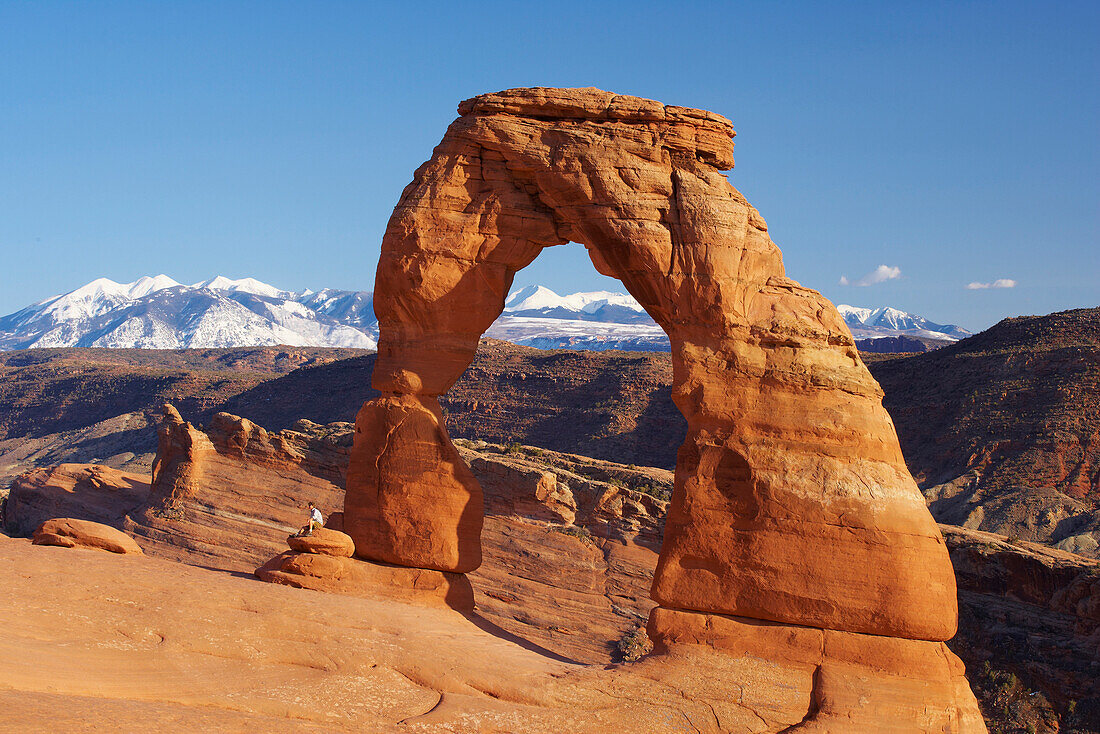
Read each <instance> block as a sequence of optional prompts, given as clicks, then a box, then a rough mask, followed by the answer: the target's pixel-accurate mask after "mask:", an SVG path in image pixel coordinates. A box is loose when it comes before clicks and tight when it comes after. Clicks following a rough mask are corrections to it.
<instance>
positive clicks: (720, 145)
mask: <svg viewBox="0 0 1100 734" xmlns="http://www.w3.org/2000/svg"><path fill="white" fill-rule="evenodd" d="M458 114H459V115H461V116H463V117H471V116H477V115H512V116H514V117H530V118H533V119H537V120H555V121H558V122H568V121H603V122H618V123H639V124H658V125H666V126H668V127H669V128H670V131H675V132H676V133H678V134H671V135H670V134H665V135H662V136H661V137H662V138H663V141H662V142H663V143H664V144H665V145H666V146H668V147H672V148H679V149H681V150H683V151H684V152H687V153H692V154H693V155H696V156H698V157H700V158H702V159H703V160H706V161H707V162H708V163H710V164H711V165H713V166H715V168H718V169H719V170H723V171H728V170H730V169H732V168H733V137H734V136H735V135H736V134H737V133H736V132H735V131H734V129H733V123H732V122H730V121H729V120H728V119H727V118H725V117H723V116H722V115H719V114H716V113H714V112H710V111H708V110H700V109H694V108H692V107H679V106H676V105H666V104H662V103H661V102H658V101H656V100H652V99H646V98H644V97H632V96H630V95H626V94H615V93H614V92H606V91H604V90H602V89H597V88H596V87H578V88H559V87H519V88H516V89H505V90H504V91H501V92H491V93H489V94H479V95H478V96H476V97H471V98H470V99H467V100H465V101H463V102H461V103H460V104H459V105H458Z"/></svg>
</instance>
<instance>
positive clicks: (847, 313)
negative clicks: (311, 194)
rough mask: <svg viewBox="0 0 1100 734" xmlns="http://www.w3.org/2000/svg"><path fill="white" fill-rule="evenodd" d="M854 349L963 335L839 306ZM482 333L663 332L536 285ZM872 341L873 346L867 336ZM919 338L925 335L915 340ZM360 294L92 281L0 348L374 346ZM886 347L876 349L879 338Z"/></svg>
mask: <svg viewBox="0 0 1100 734" xmlns="http://www.w3.org/2000/svg"><path fill="white" fill-rule="evenodd" d="M837 308H838V310H839V311H840V313H841V314H842V315H843V317H844V319H845V321H846V322H847V324H848V326H849V327H850V328H851V330H852V334H853V336H855V337H856V338H857V339H858V340H861V344H860V346H861V348H868V349H869V350H870V351H924V350H925V349H927V346H926V344H927V343H929V342H931V343H932V344H934V345H937V346H939V345H942V344H945V343H949V342H954V341H957V340H958V339H960V338H964V337H966V336H969V335H970V332H968V331H967V330H965V329H963V328H961V327H959V326H954V325H944V324H936V323H933V322H931V321H928V320H927V319H924V318H921V317H920V316H914V315H912V314H908V313H906V312H904V311H899V310H898V309H895V308H889V307H887V308H876V309H870V308H860V307H855V306H847V305H843V304H841V305H840V306H838V307H837ZM486 336H488V337H492V338H496V339H501V340H504V341H510V342H513V343H516V344H522V345H525V346H531V347H538V348H541V349H563V348H568V349H585V350H597V351H599V350H607V349H621V350H629V351H668V350H669V342H668V337H667V336H666V335H665V333H664V331H663V330H662V329H661V327H660V326H658V325H657V324H656V323H655V322H654V321H653V319H652V318H650V316H649V314H647V313H646V311H645V309H643V308H642V307H641V305H639V304H638V302H637V301H636V300H634V299H633V298H632V297H631V296H629V295H626V294H623V293H613V292H609V291H592V292H586V293H572V294H568V295H558V294H557V293H555V292H554V291H552V290H550V289H549V288H546V287H545V286H541V285H532V286H527V287H525V288H521V289H519V290H516V291H514V292H513V293H511V294H510V295H509V296H508V298H507V300H506V302H505V307H504V312H503V314H501V316H500V318H499V319H497V321H496V322H495V323H494V324H493V325H492V326H491V327H490V328H489V330H488V331H487V332H486ZM887 338H890V339H893V341H891V342H889V343H887V342H885V341H884V342H880V343H879V345H878V348H876V347H875V345H874V343H873V342H870V341H868V340H884V339H887ZM918 340H924V341H923V342H922V341H918ZM377 342H378V321H377V319H376V318H375V315H374V301H373V298H372V294H371V293H370V292H369V291H346V290H333V289H328V288H326V289H324V290H320V291H311V290H305V291H285V290H281V289H279V288H276V287H274V286H271V285H268V284H266V283H262V282H260V281H258V280H255V279H253V278H241V279H238V280H232V279H229V278H225V277H222V276H218V277H215V278H211V279H210V280H206V281H202V282H200V283H194V284H191V285H184V284H182V283H178V282H176V281H175V280H173V279H172V278H169V277H168V276H166V275H157V276H154V277H149V276H146V277H143V278H140V279H138V280H136V281H134V282H133V283H116V282H114V281H113V280H109V279H107V278H99V279H97V280H94V281H92V282H91V283H88V284H87V285H84V286H82V287H80V288H77V289H76V290H74V291H71V292H69V293H65V294H62V295H58V296H53V297H51V298H47V299H45V300H43V301H40V302H38V303H35V304H33V305H31V306H27V307H26V308H23V309H21V310H19V311H16V312H15V313H13V314H10V315H8V316H5V317H3V318H0V349H3V350H12V349H31V348H38V347H110V348H140V349H182V348H215V347H237V346H274V345H277V344H283V345H287V346H316V347H350V348H360V349H373V348H375V346H376V345H377ZM884 345H885V346H884Z"/></svg>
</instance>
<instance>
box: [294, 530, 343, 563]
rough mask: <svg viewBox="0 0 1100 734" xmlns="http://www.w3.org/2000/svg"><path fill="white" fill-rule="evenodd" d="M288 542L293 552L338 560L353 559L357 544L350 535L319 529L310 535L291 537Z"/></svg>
mask: <svg viewBox="0 0 1100 734" xmlns="http://www.w3.org/2000/svg"><path fill="white" fill-rule="evenodd" d="M286 542H287V544H288V545H289V546H290V549H291V550H293V551H297V552H299V553H313V554H316V555H321V556H336V557H338V558H351V556H352V555H353V554H354V553H355V543H354V542H353V541H352V539H351V536H350V535H348V534H347V533H342V532H340V531H339V530H330V529H329V528H318V529H317V530H314V531H313V533H312V534H310V535H291V536H290V537H289V538H287V539H286Z"/></svg>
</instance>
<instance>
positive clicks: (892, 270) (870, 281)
mask: <svg viewBox="0 0 1100 734" xmlns="http://www.w3.org/2000/svg"><path fill="white" fill-rule="evenodd" d="M900 277H901V268H899V267H896V266H892V265H879V266H878V267H877V268H875V269H874V270H872V271H871V272H869V273H867V275H864V276H863V277H862V278H860V279H859V280H857V281H855V282H854V283H853V282H852V281H850V280H848V277H847V276H844V275H842V276H840V284H841V285H857V286H860V287H865V286H869V285H875V284H876V283H885V282H886V281H888V280H894V279H895V278H900Z"/></svg>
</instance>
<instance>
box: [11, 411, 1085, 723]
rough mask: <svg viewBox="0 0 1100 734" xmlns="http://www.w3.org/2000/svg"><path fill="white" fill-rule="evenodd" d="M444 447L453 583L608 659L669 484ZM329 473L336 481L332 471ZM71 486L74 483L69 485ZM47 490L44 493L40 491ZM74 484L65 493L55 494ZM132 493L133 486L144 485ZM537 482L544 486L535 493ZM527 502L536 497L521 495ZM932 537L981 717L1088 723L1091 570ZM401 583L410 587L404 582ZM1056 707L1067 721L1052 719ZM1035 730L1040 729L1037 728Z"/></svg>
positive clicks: (259, 548)
mask: <svg viewBox="0 0 1100 734" xmlns="http://www.w3.org/2000/svg"><path fill="white" fill-rule="evenodd" d="M350 430H351V427H350V425H348V424H334V425H331V426H313V427H312V429H311V434H313V436H307V435H304V434H297V435H296V436H294V440H295V441H296V442H302V443H303V444H304V445H305V448H306V450H307V451H309V452H310V453H312V454H314V455H317V456H327V457H329V458H332V459H338V460H342V461H344V462H346V461H347V456H346V454H339V453H336V452H331V451H330V450H328V449H327V448H326V447H325V446H324V445H323V444H326V443H327V444H331V445H333V446H339V445H340V444H341V443H344V442H346V440H347V437H348V434H349V432H350ZM282 435H284V436H289V435H290V434H287V433H284V434H282ZM314 436H315V437H314ZM456 443H457V449H458V451H459V453H460V454H461V456H462V457H463V459H464V460H465V461H466V462H467V463H468V464H469V465H470V467H471V469H472V471H473V472H474V475H475V477H477V479H478V481H479V482H480V483H481V485H482V486H483V487H484V488H485V498H486V513H487V514H486V518H485V527H484V531H483V534H482V542H483V545H484V556H485V562H484V563H483V564H482V566H481V568H480V569H478V571H476V572H475V573H472V574H470V575H469V578H470V582H471V583H472V585H473V587H474V595H475V600H476V609H477V613H478V614H479V615H481V616H482V617H484V618H485V619H486V620H487V621H488V622H489V623H491V624H493V625H495V626H497V627H499V628H503V629H504V630H506V631H507V632H508V633H511V634H514V635H516V636H517V637H518V638H521V639H524V640H527V641H529V642H530V643H532V644H535V645H539V646H541V647H543V648H546V649H548V650H551V651H553V652H554V653H557V654H559V655H562V656H564V657H566V658H569V659H572V660H576V661H579V662H584V663H592V664H607V663H608V662H610V661H617V660H620V659H621V656H622V646H623V644H624V643H625V642H626V641H627V640H628V639H629V637H630V636H631V635H632V634H633V633H635V632H636V631H637V630H638V629H639V628H640V627H644V626H645V623H646V619H647V617H648V615H649V612H650V610H651V609H652V607H653V602H652V600H651V599H650V598H649V589H650V585H651V584H652V578H653V569H654V567H655V565H656V560H657V552H658V550H659V547H660V546H659V543H660V536H661V531H662V528H663V516H664V513H665V510H666V508H667V501H666V500H664V499H662V498H663V497H667V495H668V493H669V492H670V490H671V486H672V476H671V473H670V472H667V471H663V470H660V469H651V468H647V467H627V466H624V465H618V464H613V463H611V462H606V461H601V460H597V459H590V458H587V457H581V456H574V455H568V454H559V453H557V452H553V451H546V450H544V449H539V448H535V447H530V446H509V447H505V446H500V445H493V444H485V443H478V442H468V441H462V440H459V441H457V442H456ZM235 461H237V462H238V463H237V471H238V473H239V476H240V477H241V478H242V480H243V478H245V477H248V476H250V475H252V474H254V473H255V472H258V471H262V467H261V466H260V465H259V464H256V463H253V461H252V460H251V459H249V458H239V459H235ZM331 469H332V471H335V472H336V473H339V471H340V469H341V467H340V466H339V465H334V466H332V467H331ZM93 472H100V474H99V476H100V479H98V480H97V481H96V482H95V484H93V483H92V482H91V481H89V477H91V476H92V473H93ZM548 475H551V476H552V477H553V480H552V481H551V480H550V478H549V477H548ZM108 476H113V475H111V474H110V473H107V474H104V473H102V472H101V468H100V467H82V466H69V467H59V468H58V469H57V470H56V471H55V472H53V473H50V472H39V473H36V474H35V475H32V477H31V478H29V479H33V480H34V481H33V482H32V481H27V482H26V483H25V484H23V485H17V487H16V494H15V495H14V496H13V501H14V502H15V503H16V504H17V505H18V506H19V507H23V508H34V507H38V506H39V503H38V502H37V501H36V499H35V498H36V497H37V496H39V495H41V496H43V497H52V496H54V494H57V493H60V494H63V495H64V496H65V497H66V498H68V504H66V505H65V507H66V508H67V509H66V512H65V514H69V515H74V514H76V515H79V516H84V515H80V507H81V506H82V503H86V506H87V511H88V512H89V513H102V508H103V507H104V506H107V505H108V504H109V503H108V500H109V498H110V497H111V496H112V495H113V493H115V492H117V491H119V489H116V488H114V487H112V486H111V485H110V484H108V483H106V480H105V479H104V477H108ZM226 476H228V475H226ZM80 477H83V478H84V479H82V480H79V481H77V478H80ZM51 479H52V480H53V481H56V482H57V484H58V486H56V487H53V486H51V484H50V481H51ZM131 481H132V480H126V482H125V483H124V485H123V487H122V488H121V489H125V490H127V491H133V490H132V487H130V485H129V482H131ZM74 485H75V486H76V491H75V492H74V491H71V490H72V489H73V487H74ZM141 486H142V487H145V488H146V489H145V492H147V491H148V490H147V484H142V485H141ZM293 486H294V487H295V489H293V491H288V492H280V493H279V494H278V495H277V496H273V497H271V498H269V504H270V505H272V506H275V505H278V506H281V507H282V508H283V510H284V511H285V512H286V513H287V515H288V516H291V517H295V516H296V515H295V513H299V512H300V513H302V514H301V515H297V517H303V516H304V511H302V510H301V507H303V506H304V504H305V502H306V501H307V500H308V499H310V498H311V496H312V494H311V493H312V492H314V491H317V490H318V489H319V488H321V487H323V486H324V485H323V484H321V482H320V480H318V479H317V478H316V477H313V476H312V475H308V474H303V475H301V482H300V483H297V484H295V485H293ZM548 487H552V491H549V492H546V491H545V490H546V489H547V488H548ZM540 494H541V495H542V496H543V499H542V500H538V499H537V498H538V497H539V496H540ZM232 496H233V492H232V489H231V488H230V487H223V486H218V485H215V484H206V485H203V486H202V487H200V488H199V494H198V495H197V496H196V497H195V498H194V499H193V501H194V502H195V503H196V504H199V505H202V506H223V507H224V506H229V503H230V502H231V498H232ZM250 506H252V505H250ZM574 507H575V508H576V509H575V510H574V509H572V508H574ZM565 508H568V512H571V513H574V520H573V524H558V521H557V520H555V519H554V518H556V517H560V516H561V515H562V514H563V512H564V510H565ZM241 509H245V508H241ZM267 511H269V512H270V511H272V510H271V508H268V510H267ZM100 516H101V515H100ZM191 517H193V518H195V521H196V522H199V521H201V520H202V519H203V518H202V516H201V515H197V514H196V515H191ZM242 517H243V516H242ZM9 519H13V518H10V517H9ZM16 519H17V518H16ZM340 519H341V517H340V513H339V512H336V513H332V514H330V515H329V516H328V522H329V527H339V520H340ZM116 522H118V523H120V522H121V521H120V520H116ZM32 529H33V528H32ZM246 530H247V531H249V532H252V533H253V535H252V536H251V537H250V536H249V535H247V533H246V532H244V531H246ZM941 530H942V531H943V532H944V534H945V538H946V540H947V543H948V547H949V548H950V549H951V553H952V560H953V562H954V565H955V568H956V572H957V574H958V579H959V598H960V602H961V603H960V609H961V615H960V633H959V635H958V636H957V637H956V638H955V639H954V640H952V641H951V642H950V643H949V644H950V646H951V648H952V649H953V650H954V651H955V652H956V653H958V654H959V655H960V657H962V658H963V660H965V661H966V663H967V667H968V674H969V676H970V679H971V682H972V683H973V684H974V685H975V686H976V687H977V689H978V690H979V692H980V700H981V701H982V705H983V707H985V711H986V712H987V714H988V715H989V716H990V717H992V719H991V720H993V721H997V722H1000V723H1002V724H1005V725H1006V726H1007V725H1008V724H1010V723H1011V722H1015V723H1014V725H1015V726H1018V727H1019V728H1025V725H1026V724H1027V723H1034V722H1036V721H1042V720H1043V719H1049V720H1052V721H1056V720H1059V719H1060V720H1061V721H1062V730H1063V731H1092V730H1095V729H1092V730H1090V729H1089V728H1088V727H1086V726H1085V722H1087V721H1089V717H1092V718H1094V719H1096V720H1100V717H1098V716H1097V715H1096V714H1097V712H1098V711H1100V690H1098V689H1097V681H1098V680H1100V655H1098V654H1097V650H1100V642H1098V641H1097V639H1096V634H1097V633H1096V625H1097V623H1096V620H1095V619H1092V618H1090V617H1089V616H1088V615H1089V613H1090V612H1089V611H1088V610H1091V609H1094V608H1095V607H1096V606H1097V604H1098V602H1097V600H1098V599H1100V588H1098V585H1097V583H1096V582H1097V580H1098V579H1100V573H1098V572H1097V570H1096V569H1097V563H1096V562H1095V561H1091V560H1089V559H1086V558H1081V557H1079V556H1074V555H1072V554H1068V553H1061V552H1057V551H1048V550H1045V549H1043V548H1041V547H1037V546H1034V545H1031V544H1026V543H1019V542H1013V543H1009V542H1008V541H1007V540H1006V539H1005V538H1004V537H1003V536H996V535H992V534H988V533H981V532H977V531H967V530H961V529H958V528H950V527H948V526H941ZM26 532H30V531H26ZM206 532H207V533H211V535H210V537H211V538H212V539H220V541H219V542H220V543H222V544H223V545H220V546H218V550H219V551H220V552H221V553H222V554H224V555H223V556H222V557H214V556H211V555H209V554H208V553H201V554H200V553H195V554H194V555H193V556H190V558H191V559H192V560H191V562H192V563H197V564H201V565H211V566H217V567H221V568H233V569H235V570H241V571H248V572H251V571H252V569H253V568H255V565H253V566H251V567H246V566H243V565H242V564H240V563H238V562H236V561H235V560H234V559H238V558H239V557H240V551H241V547H242V546H243V545H247V544H249V543H251V544H252V547H253V548H255V551H254V552H253V553H252V554H251V555H253V556H260V555H262V554H264V553H269V552H270V553H272V555H274V553H275V552H277V551H270V550H269V549H270V548H271V547H272V546H276V545H280V544H281V543H282V542H283V541H284V540H285V535H286V534H285V532H280V531H279V530H278V529H273V528H269V527H267V526H266V525H263V524H259V523H255V524H245V523H244V522H242V523H241V524H240V525H232V526H228V525H226V526H219V527H218V528H217V529H209V530H207V531H206ZM143 542H146V541H143ZM147 545H148V546H149V547H148V551H149V553H150V554H152V555H166V556H167V557H170V558H180V559H183V560H187V559H188V558H189V556H188V555H187V554H185V553H181V550H180V548H179V547H178V546H169V545H164V544H148V543H147ZM295 555H296V554H295ZM286 556H291V554H286ZM268 557H270V556H268ZM284 557H285V556H279V558H284ZM298 557H299V558H302V556H298ZM264 560H266V558H264ZM334 560H335V559H334ZM259 562H260V561H257V563H259ZM300 563H301V564H302V565H301V566H300V568H301V569H305V571H306V572H305V573H302V572H301V571H298V572H296V573H293V574H292V575H293V576H294V577H296V578H293V579H289V581H290V583H291V584H292V585H298V586H305V587H308V588H326V587H325V586H324V585H323V584H328V587H327V588H328V589H329V590H333V591H339V592H340V593H342V594H355V593H357V592H359V591H361V587H357V586H355V585H344V586H343V588H337V586H335V585H333V582H332V579H333V578H334V576H335V575H334V574H332V573H328V574H327V575H324V574H322V575H318V574H317V572H316V571H315V570H313V569H309V568H308V565H307V564H308V561H301V562H300ZM356 563H360V564H362V563H363V562H359V561H357V562H356ZM382 568H390V569H393V570H394V571H395V572H403V573H407V574H424V575H430V574H438V572H434V571H416V570H415V569H397V568H396V567H382ZM311 573H312V574H314V575H313V576H310V575H309V574H311ZM376 573H377V572H376ZM393 578H395V577H394V576H391V577H390V579H391V580H392V579H393ZM370 583H371V585H372V586H371V588H372V589H375V590H376V591H377V594H378V595H379V596H386V595H387V593H389V594H390V597H391V598H392V597H393V596H397V597H398V598H403V599H405V600H410V599H413V600H415V601H416V602H417V603H418V604H427V603H431V598H432V597H431V595H430V594H417V595H415V596H413V597H409V596H401V595H400V591H401V589H399V588H396V587H392V586H390V585H389V584H390V580H387V579H386V578H384V577H380V576H377V575H376V576H375V577H374V579H372V580H371V581H370ZM310 584H315V586H312V587H311V586H309V585H310ZM402 584H404V585H405V587H404V588H408V587H412V586H415V583H414V582H410V581H409V580H408V578H406V579H404V580H402ZM437 598H438V597H437ZM444 598H445V594H444ZM1078 610H1080V611H1078ZM1012 676H1015V678H1013V677H1012ZM1014 680H1015V681H1016V682H1015V683H1012V681H1014ZM1071 701H1072V702H1074V707H1075V711H1076V713H1075V714H1069V713H1067V710H1068V707H1069V705H1070V702H1071ZM1090 711H1091V712H1092V713H1089V712H1090ZM1005 712H1009V715H1006V714H1005ZM1074 717H1076V718H1074ZM1038 731H1044V729H1043V728H1042V726H1040V727H1039V729H1038Z"/></svg>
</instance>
